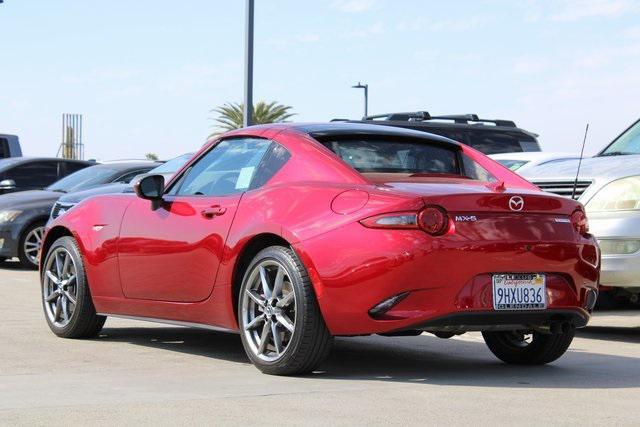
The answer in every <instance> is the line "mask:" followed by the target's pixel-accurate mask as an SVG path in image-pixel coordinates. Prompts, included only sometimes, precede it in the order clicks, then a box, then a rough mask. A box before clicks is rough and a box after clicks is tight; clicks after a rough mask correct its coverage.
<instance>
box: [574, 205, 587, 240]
mask: <svg viewBox="0 0 640 427" xmlns="http://www.w3.org/2000/svg"><path fill="white" fill-rule="evenodd" d="M571 224H572V225H573V228H574V229H575V230H576V231H577V232H578V233H580V234H582V235H585V234H588V233H589V220H588V219H587V215H586V214H585V213H584V211H583V210H582V209H577V210H575V211H574V212H573V213H572V214H571Z"/></svg>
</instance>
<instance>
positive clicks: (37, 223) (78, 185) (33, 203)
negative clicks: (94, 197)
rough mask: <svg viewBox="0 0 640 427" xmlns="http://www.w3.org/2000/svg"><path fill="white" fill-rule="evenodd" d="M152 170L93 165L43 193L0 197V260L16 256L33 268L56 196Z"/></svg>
mask: <svg viewBox="0 0 640 427" xmlns="http://www.w3.org/2000/svg"><path fill="white" fill-rule="evenodd" d="M156 166H158V163H156V162H150V161H144V162H114V163H104V164H98V165H96V164H95V163H94V166H91V167H89V168H86V169H83V170H81V171H78V172H76V173H74V174H71V175H69V176H67V177H66V178H63V179H61V180H60V181H58V182H56V183H55V184H53V185H50V186H49V187H47V188H46V189H44V190H32V191H20V192H17V193H11V194H5V195H2V196H0V258H1V259H7V258H12V257H15V256H17V257H18V258H19V259H20V262H21V263H22V265H23V266H24V267H27V268H37V266H38V264H37V262H38V261H37V259H38V252H39V250H40V243H41V241H42V237H43V234H44V226H45V224H46V222H47V219H48V218H49V213H50V211H51V208H52V206H53V205H54V203H55V202H56V200H58V198H60V196H62V195H63V194H64V193H67V192H72V191H80V190H85V189H88V188H92V187H96V186H99V185H102V184H106V183H117V182H120V183H128V182H130V181H131V179H133V177H135V176H136V175H139V174H142V173H145V172H148V171H150V170H151V169H153V168H154V167H156Z"/></svg>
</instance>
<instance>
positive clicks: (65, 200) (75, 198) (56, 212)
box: [51, 153, 194, 219]
mask: <svg viewBox="0 0 640 427" xmlns="http://www.w3.org/2000/svg"><path fill="white" fill-rule="evenodd" d="M193 154H194V153H187V154H183V155H181V156H178V157H175V158H173V159H171V160H167V162H166V163H163V164H161V165H160V166H158V167H156V168H155V169H153V170H150V171H149V173H152V174H154V175H162V176H164V177H165V180H167V181H169V178H171V177H172V176H173V174H174V173H176V172H177V171H178V170H179V169H180V168H182V166H184V164H185V163H187V160H189V159H191V157H193ZM115 193H133V187H132V186H131V184H130V183H112V184H105V185H100V186H98V187H93V188H90V189H88V190H83V191H76V192H74V193H70V194H65V195H63V196H62V197H60V198H59V199H58V201H57V202H56V204H55V205H54V206H53V209H51V219H56V218H57V217H59V216H60V215H62V214H63V213H65V212H67V211H68V210H69V209H71V208H73V207H74V206H75V205H77V204H78V203H80V202H81V201H83V200H84V199H88V198H89V197H93V196H99V195H101V194H115Z"/></svg>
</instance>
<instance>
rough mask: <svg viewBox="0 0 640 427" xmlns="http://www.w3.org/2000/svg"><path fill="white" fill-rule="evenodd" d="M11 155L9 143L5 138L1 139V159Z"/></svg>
mask: <svg viewBox="0 0 640 427" xmlns="http://www.w3.org/2000/svg"><path fill="white" fill-rule="evenodd" d="M8 155H9V143H8V142H7V140H6V139H5V138H0V159H2V158H5V157H7V156H8Z"/></svg>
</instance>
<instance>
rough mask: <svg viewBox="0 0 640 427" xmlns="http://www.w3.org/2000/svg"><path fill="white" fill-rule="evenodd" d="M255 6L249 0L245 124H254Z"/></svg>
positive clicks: (252, 0)
mask: <svg viewBox="0 0 640 427" xmlns="http://www.w3.org/2000/svg"><path fill="white" fill-rule="evenodd" d="M253 6H254V0H247V7H246V9H247V10H246V21H245V34H244V112H243V123H242V124H243V126H244V127H247V126H251V125H252V124H253Z"/></svg>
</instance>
